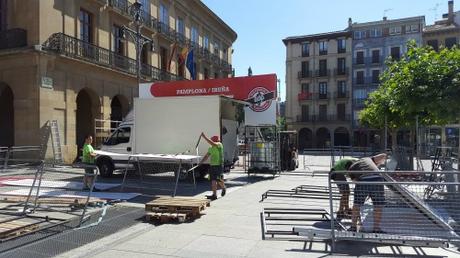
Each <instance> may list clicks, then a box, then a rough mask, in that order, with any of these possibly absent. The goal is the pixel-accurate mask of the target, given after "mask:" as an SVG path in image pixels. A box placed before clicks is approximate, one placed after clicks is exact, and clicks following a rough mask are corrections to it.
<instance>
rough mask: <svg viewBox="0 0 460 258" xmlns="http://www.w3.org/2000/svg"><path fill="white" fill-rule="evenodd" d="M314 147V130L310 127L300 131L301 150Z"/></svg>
mask: <svg viewBox="0 0 460 258" xmlns="http://www.w3.org/2000/svg"><path fill="white" fill-rule="evenodd" d="M312 147H313V132H312V131H311V130H310V129H308V128H302V129H301V130H300V131H299V151H302V150H304V149H307V148H312Z"/></svg>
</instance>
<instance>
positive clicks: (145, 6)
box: [139, 0, 150, 18]
mask: <svg viewBox="0 0 460 258" xmlns="http://www.w3.org/2000/svg"><path fill="white" fill-rule="evenodd" d="M139 3H141V4H142V6H141V8H142V11H143V12H144V13H145V14H148V16H150V0H140V1H139ZM145 18H147V17H145Z"/></svg>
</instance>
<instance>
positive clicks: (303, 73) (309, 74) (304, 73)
mask: <svg viewBox="0 0 460 258" xmlns="http://www.w3.org/2000/svg"><path fill="white" fill-rule="evenodd" d="M311 77H312V71H299V72H298V73H297V78H298V79H306V78H311Z"/></svg>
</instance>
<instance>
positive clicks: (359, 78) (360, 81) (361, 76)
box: [356, 71, 364, 85]
mask: <svg viewBox="0 0 460 258" xmlns="http://www.w3.org/2000/svg"><path fill="white" fill-rule="evenodd" d="M356 84H360V85H362V84H364V71H358V72H356Z"/></svg>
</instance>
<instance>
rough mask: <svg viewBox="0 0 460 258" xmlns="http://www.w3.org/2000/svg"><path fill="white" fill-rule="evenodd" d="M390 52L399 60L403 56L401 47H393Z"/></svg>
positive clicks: (392, 56)
mask: <svg viewBox="0 0 460 258" xmlns="http://www.w3.org/2000/svg"><path fill="white" fill-rule="evenodd" d="M390 53H391V58H393V59H394V60H399V58H401V53H400V50H399V47H392V48H391V50H390Z"/></svg>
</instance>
